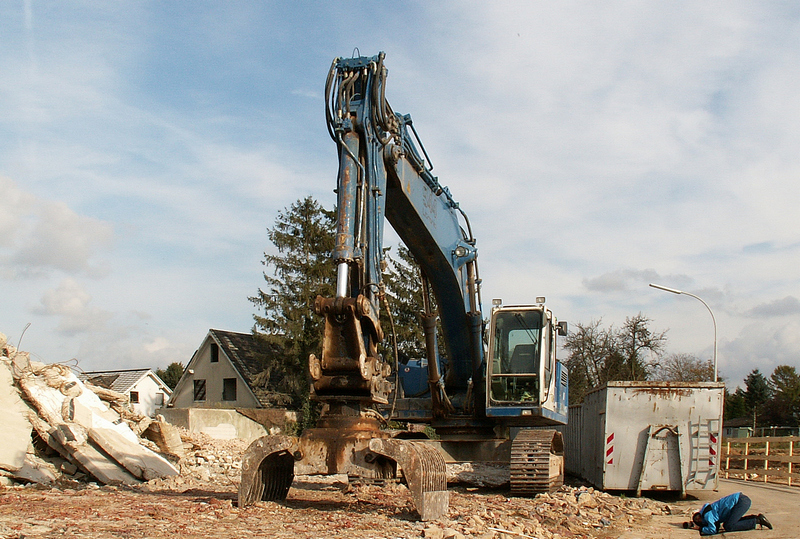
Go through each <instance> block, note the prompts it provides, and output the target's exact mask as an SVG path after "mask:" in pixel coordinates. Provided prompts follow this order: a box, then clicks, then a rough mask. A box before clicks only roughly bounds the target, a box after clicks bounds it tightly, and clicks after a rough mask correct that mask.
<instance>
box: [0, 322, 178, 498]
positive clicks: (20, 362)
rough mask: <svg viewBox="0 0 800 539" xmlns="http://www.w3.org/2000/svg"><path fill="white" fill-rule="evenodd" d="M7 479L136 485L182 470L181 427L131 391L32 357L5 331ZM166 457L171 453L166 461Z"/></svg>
mask: <svg viewBox="0 0 800 539" xmlns="http://www.w3.org/2000/svg"><path fill="white" fill-rule="evenodd" d="M0 409H3V410H4V411H5V417H4V420H3V421H2V422H0V437H1V438H2V440H3V443H2V444H0V483H4V484H7V485H8V484H12V483H13V482H15V481H16V482H31V483H42V484H50V483H55V482H57V481H58V480H61V479H64V480H69V479H85V478H88V479H89V480H93V481H97V482H99V483H102V484H127V485H134V484H138V483H141V482H143V481H149V480H152V479H156V478H162V477H168V476H173V475H177V474H178V473H179V470H178V468H176V466H175V465H174V464H173V462H171V461H170V460H172V461H174V462H177V461H178V460H179V459H180V457H181V456H182V455H183V443H182V440H181V439H180V435H179V434H178V433H177V431H176V430H175V428H174V427H172V426H171V425H169V424H167V423H165V422H163V421H153V420H151V419H150V418H147V417H144V416H142V415H141V414H138V413H136V412H134V411H133V409H132V408H131V407H130V403H129V402H128V399H127V397H126V396H125V395H121V394H119V393H116V392H114V391H110V390H107V389H104V388H100V387H96V386H93V385H91V384H86V383H83V382H81V381H80V380H79V379H78V378H77V377H76V376H75V374H74V373H72V371H71V370H70V369H69V368H68V367H66V366H64V365H57V364H54V365H45V364H43V363H39V362H36V361H31V360H30V355H29V354H28V353H27V352H21V351H18V350H17V349H16V348H15V347H14V346H12V345H10V344H8V343H7V339H6V336H5V335H3V334H2V333H0ZM166 457H169V459H168V458H166Z"/></svg>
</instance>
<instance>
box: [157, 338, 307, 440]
mask: <svg viewBox="0 0 800 539" xmlns="http://www.w3.org/2000/svg"><path fill="white" fill-rule="evenodd" d="M278 352H279V349H278V348H277V347H275V346H273V345H270V344H269V343H266V342H264V341H262V340H260V339H258V338H256V337H255V336H254V335H252V334H250V333H237V332H235V331H223V330H220V329H210V330H208V333H207V334H206V336H205V338H204V339H203V342H202V343H201V344H200V347H199V348H198V349H197V351H196V352H195V353H194V355H193V356H192V359H191V360H190V361H189V363H188V364H187V365H186V368H185V369H184V371H183V376H181V379H180V380H179V381H178V384H177V385H176V386H175V390H174V391H173V392H172V398H170V400H169V402H168V403H167V406H166V408H162V409H161V410H159V412H158V413H159V414H162V415H163V416H164V417H165V418H166V420H167V421H168V422H170V423H172V424H173V425H178V426H180V427H183V428H185V429H188V430H189V431H191V432H201V433H204V434H207V435H209V436H211V437H213V438H221V439H229V438H234V437H237V438H242V439H246V440H250V441H252V440H254V439H256V438H258V437H261V436H264V435H266V434H270V433H271V434H276V433H280V432H283V431H284V430H285V429H286V428H287V426H289V425H292V424H294V423H296V422H297V414H296V413H295V412H293V411H290V410H287V409H286V408H285V407H286V406H288V405H289V404H290V403H291V397H290V396H289V395H286V394H284V393H280V392H279V391H277V390H276V389H275V388H276V387H277V386H278V385H280V383H281V380H280V377H278V376H274V375H271V374H272V373H270V372H269V369H267V368H266V366H267V365H268V364H269V363H270V361H269V360H270V359H271V358H274V357H275V356H276V355H277V354H278Z"/></svg>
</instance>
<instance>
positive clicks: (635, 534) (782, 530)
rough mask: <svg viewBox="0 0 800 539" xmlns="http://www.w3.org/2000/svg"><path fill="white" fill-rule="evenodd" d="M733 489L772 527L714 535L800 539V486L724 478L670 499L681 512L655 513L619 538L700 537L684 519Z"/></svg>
mask: <svg viewBox="0 0 800 539" xmlns="http://www.w3.org/2000/svg"><path fill="white" fill-rule="evenodd" d="M734 492H743V493H745V494H746V495H747V496H748V497H749V498H750V500H751V501H752V505H751V506H750V511H749V513H753V514H758V513H764V515H766V516H767V518H768V519H769V521H770V522H771V523H772V525H773V528H774V529H772V530H768V529H766V528H764V529H760V528H759V527H756V529H755V530H752V531H747V532H737V533H723V534H719V535H717V536H715V537H732V538H736V539H747V538H751V537H752V538H753V539H800V486H796V487H787V486H782V485H775V484H772V483H759V482H757V481H739V480H734V479H721V480H720V482H719V489H718V490H717V491H695V492H690V493H689V494H690V495H689V496H688V497H687V498H686V499H685V500H670V501H669V504H670V505H671V506H673V507H675V506H677V507H678V508H679V510H680V512H679V513H678V514H673V515H667V516H655V517H653V519H652V520H651V521H650V522H649V523H648V524H647V525H646V526H642V527H638V528H635V529H633V530H629V531H626V532H625V533H623V534H622V535H620V536H619V537H620V539H689V538H690V537H693V538H694V537H699V536H700V534H699V532H698V531H697V530H685V529H683V525H682V524H683V522H684V521H686V520H688V519H689V518H691V514H692V513H693V512H694V511H696V510H698V509H699V508H700V507H702V505H703V504H704V503H708V502H712V501H714V500H717V499H719V498H722V497H723V496H727V495H728V494H733V493H734Z"/></svg>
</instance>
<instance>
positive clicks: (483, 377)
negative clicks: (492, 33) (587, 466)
mask: <svg viewBox="0 0 800 539" xmlns="http://www.w3.org/2000/svg"><path fill="white" fill-rule="evenodd" d="M387 73H388V71H387V69H386V67H385V66H384V54H383V53H380V54H379V55H377V56H372V57H355V58H337V59H335V60H334V61H333V64H332V66H331V69H330V71H329V73H328V77H327V81H326V85H325V96H326V109H325V116H326V120H327V125H328V130H329V133H330V136H331V138H332V139H333V141H334V142H335V144H336V147H337V149H338V153H339V171H338V178H337V189H336V192H337V212H338V214H337V223H336V243H335V249H334V251H333V253H332V258H333V262H334V266H335V271H336V295H335V297H321V296H319V297H317V299H316V302H315V305H314V310H315V312H316V313H317V314H318V315H321V316H324V318H325V329H324V335H323V345H322V350H321V354H320V355H319V357H317V356H316V355H314V354H312V355H311V356H310V357H309V374H310V378H311V385H312V387H311V394H312V398H314V399H315V400H317V401H319V402H321V403H322V413H321V416H320V419H319V421H318V423H317V425H316V427H315V428H311V429H307V430H305V431H304V432H303V433H302V435H300V436H285V435H273V436H265V437H263V438H260V439H258V440H256V441H254V442H253V443H252V444H251V445H250V447H249V448H248V449H247V451H246V452H245V454H244V456H243V462H242V482H241V484H240V488H239V505H240V507H243V506H246V505H248V504H252V503H254V502H256V501H258V500H279V499H285V498H286V496H287V494H288V490H289V487H290V485H291V483H292V481H293V478H294V475H295V474H298V475H317V474H324V475H330V474H347V475H348V476H349V477H351V478H353V479H358V480H362V481H371V482H384V481H387V480H403V481H404V482H405V483H406V484H407V486H408V488H409V490H410V492H411V497H412V502H413V504H414V507H415V509H416V511H417V512H418V513H419V516H420V517H421V518H422V519H423V520H431V519H435V518H438V517H439V516H441V515H442V514H444V513H445V512H446V511H447V509H448V504H449V497H448V492H447V476H446V465H447V463H448V462H473V463H475V462H481V463H503V464H507V465H509V467H510V484H511V492H512V494H513V495H521V496H524V495H533V494H536V493H539V492H546V491H552V490H554V489H555V488H557V487H558V486H560V485H561V483H562V481H563V441H562V437H561V433H560V432H558V431H556V430H555V429H552V428H548V427H552V426H555V425H564V424H566V420H567V397H568V395H567V392H568V377H567V371H566V369H565V368H564V366H563V365H562V364H561V363H560V362H559V361H558V360H557V359H556V348H557V345H556V339H557V336H558V335H565V334H566V331H567V327H566V323H564V322H558V321H557V320H556V318H555V316H554V315H553V313H552V312H551V311H550V310H549V309H548V308H547V307H546V306H545V305H544V298H537V302H536V303H535V304H532V305H503V304H502V302H501V301H500V300H493V306H492V308H491V311H490V316H489V319H488V323H487V321H485V320H484V318H483V313H482V307H481V294H480V286H481V279H480V276H479V272H478V251H477V248H476V240H475V237H474V236H473V234H472V229H471V226H470V223H469V220H468V218H467V215H466V213H465V212H464V211H463V210H462V209H461V208H460V206H459V204H458V203H457V202H456V201H455V200H454V199H453V197H452V195H451V194H450V191H449V190H448V188H447V187H444V186H442V185H441V184H440V183H439V180H438V178H437V177H436V176H434V175H433V173H432V165H431V164H430V159H429V158H428V155H427V153H426V152H425V149H424V147H423V145H422V143H421V142H420V139H419V137H418V135H417V132H416V130H415V128H414V124H413V122H412V120H411V116H410V115H403V114H398V113H395V112H394V111H393V110H392V108H391V107H390V105H389V103H388V101H387V100H386V97H385V89H386V78H387ZM385 221H388V222H389V224H390V225H391V226H392V228H393V229H394V230H395V232H396V233H397V235H398V236H399V237H400V238H401V240H402V241H403V242H404V243H405V245H406V246H407V248H408V249H409V251H410V253H411V254H412V255H413V257H414V259H415V261H416V262H417V264H418V266H419V268H420V273H421V276H422V286H421V290H420V293H421V294H423V299H424V305H425V309H424V310H425V312H423V313H421V324H422V327H423V330H424V335H425V350H426V357H425V358H421V359H419V360H417V361H411V362H407V363H406V364H403V365H398V363H397V357H398V354H397V350H396V347H395V350H394V353H393V354H392V355H393V356H394V358H395V361H394V362H393V363H394V364H392V363H390V362H389V361H387V360H386V358H385V357H384V356H383V354H382V353H381V351H382V346H381V344H382V343H383V342H384V340H385V328H384V327H383V326H382V324H381V320H380V312H381V309H382V308H386V307H387V304H386V301H387V293H386V286H385V283H384V279H383V276H382V275H383V269H384V268H385V266H386V262H385V260H384V249H383V232H384V230H383V229H384V222H385ZM433 305H435V306H436V309H435V310H434V308H433V307H432V306H433ZM387 310H388V309H387ZM437 326H438V327H440V330H441V336H442V339H443V341H444V349H445V350H446V353H444V354H440V353H439V349H440V347H439V343H438V338H437V334H438V331H437ZM386 340H387V341H388V340H389V339H386ZM388 349H389V350H391V347H389V348H388ZM387 419H391V420H393V421H398V422H409V423H421V424H425V425H429V426H430V427H431V428H432V429H433V431H434V432H435V433H436V436H435V438H436V439H429V438H428V437H427V436H425V435H423V434H421V431H420V429H409V430H393V429H388V428H386V424H387ZM422 432H424V431H422Z"/></svg>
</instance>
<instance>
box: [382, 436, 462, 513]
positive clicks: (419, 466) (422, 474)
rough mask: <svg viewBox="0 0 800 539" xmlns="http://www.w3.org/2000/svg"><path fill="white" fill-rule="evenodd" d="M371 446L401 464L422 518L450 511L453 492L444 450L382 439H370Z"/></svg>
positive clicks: (415, 443)
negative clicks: (449, 490)
mask: <svg viewBox="0 0 800 539" xmlns="http://www.w3.org/2000/svg"><path fill="white" fill-rule="evenodd" d="M369 448H370V450H371V451H374V452H375V453H378V454H379V455H383V456H385V457H388V458H390V459H392V460H394V461H395V462H397V464H399V465H400V467H401V468H402V470H403V475H404V477H405V479H406V483H407V484H408V489H409V490H410V491H411V499H412V500H413V502H414V506H415V507H416V509H417V512H418V513H419V516H420V519H422V520H435V519H437V518H439V517H440V516H442V515H444V514H446V513H447V510H448V508H449V506H450V493H449V492H448V491H447V468H446V466H445V462H444V457H442V455H441V453H439V452H438V451H437V450H436V449H434V448H433V447H430V446H428V445H425V444H424V443H422V442H411V441H408V440H394V439H381V438H373V439H372V440H370V442H369Z"/></svg>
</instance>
